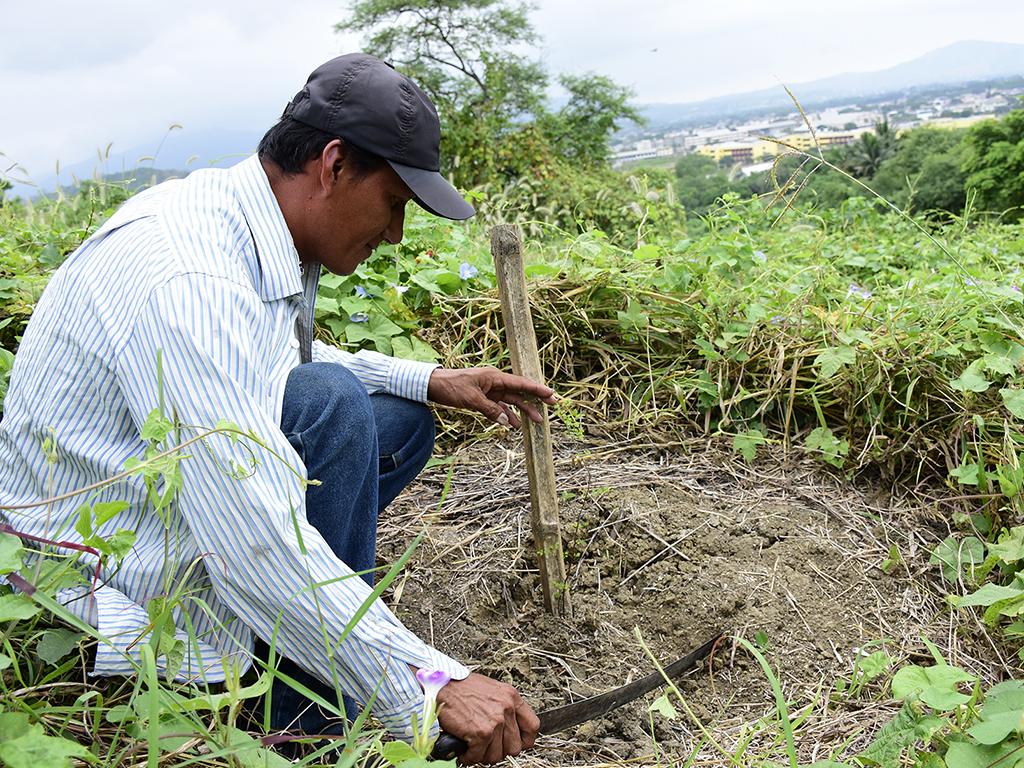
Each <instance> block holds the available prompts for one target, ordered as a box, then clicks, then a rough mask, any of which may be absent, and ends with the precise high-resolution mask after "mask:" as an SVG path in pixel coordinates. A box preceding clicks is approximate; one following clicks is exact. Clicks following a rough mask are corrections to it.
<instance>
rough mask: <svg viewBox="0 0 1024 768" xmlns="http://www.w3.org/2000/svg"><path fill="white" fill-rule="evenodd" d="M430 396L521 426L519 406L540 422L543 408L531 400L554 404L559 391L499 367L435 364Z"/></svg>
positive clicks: (494, 419)
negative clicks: (516, 411)
mask: <svg viewBox="0 0 1024 768" xmlns="http://www.w3.org/2000/svg"><path fill="white" fill-rule="evenodd" d="M427 398H428V399H430V400H431V401H433V402H435V403H437V404H439V405H447V406H451V407H452V408H468V409H469V410H472V411H479V412H480V413H482V414H483V415H484V416H486V417H487V418H489V419H490V420H491V421H494V422H497V423H498V424H511V425H512V426H513V427H518V426H520V421H519V416H518V415H517V414H516V413H515V411H513V410H512V409H511V408H510V407H509V404H511V405H515V406H517V407H518V408H519V409H520V410H521V411H522V412H523V413H525V414H526V415H527V416H529V417H530V418H531V419H532V420H533V421H535V422H537V423H538V424H539V423H540V422H541V421H543V417H542V416H541V414H540V410H539V409H538V408H537V406H536V405H534V404H533V403H531V402H530V400H541V401H543V402H545V403H547V404H548V405H554V403H555V392H554V390H552V389H551V388H549V387H545V386H544V385H543V384H538V383H537V382H536V381H531V380H530V379H524V378H523V377H522V376H513V375H512V374H510V373H502V372H501V371H499V370H498V369H497V368H464V369H453V368H435V369H434V371H433V373H431V374H430V383H429V384H428V385H427Z"/></svg>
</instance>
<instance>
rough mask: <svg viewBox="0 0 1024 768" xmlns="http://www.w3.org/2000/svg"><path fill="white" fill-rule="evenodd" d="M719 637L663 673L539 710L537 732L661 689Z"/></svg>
mask: <svg viewBox="0 0 1024 768" xmlns="http://www.w3.org/2000/svg"><path fill="white" fill-rule="evenodd" d="M721 638H722V633H721V632H719V633H717V634H715V636H714V637H712V638H711V639H710V640H708V641H707V642H706V643H704V645H702V646H701V647H700V648H697V649H696V650H694V651H691V652H690V653H688V654H686V655H685V656H683V657H682V658H681V659H679V660H678V661H674V662H672V663H671V664H669V665H668V666H666V667H664V670H665V674H664V675H662V673H661V672H657V671H655V672H652V673H651V674H649V675H647V677H641V678H640V679H639V680H634V681H633V682H632V683H627V684H626V685H621V686H619V687H618V688H615V689H613V690H611V691H606V692H605V693H600V694H598V695H597V696H591V697H590V698H589V699H582V700H581V701H574V702H573V703H572V704H565V705H563V706H561V707H557V708H556V709H549V710H547V711H546V712H541V713H540V714H538V715H537V717H539V718H540V732H541V733H557V732H558V731H564V730H566V729H567V728H572V727H573V726H574V725H579V724H580V723H585V722H587V721H588V720H595V719H597V718H598V717H601V716H602V715H606V714H608V713H609V712H611V711H613V710H616V709H618V708H619V707H621V706H623V705H624V704H628V703H629V702H631V701H633V700H634V699H637V698H639V697H641V696H643V695H644V694H645V693H650V692H651V691H653V690H654V689H655V688H660V687H661V686H663V685H664V684H665V678H666V677H667V678H668V679H669V680H672V679H674V678H676V677H679V676H680V675H683V674H685V673H686V672H689V671H690V670H691V669H693V668H694V667H695V666H697V663H698V662H699V661H701V660H702V659H704V658H705V657H706V656H707V655H708V654H710V653H711V649H712V648H714V647H715V643H717V642H718V641H719V640H720V639H721Z"/></svg>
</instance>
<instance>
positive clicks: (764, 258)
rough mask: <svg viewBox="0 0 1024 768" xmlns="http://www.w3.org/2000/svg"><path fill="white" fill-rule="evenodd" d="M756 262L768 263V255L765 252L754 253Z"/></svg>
mask: <svg viewBox="0 0 1024 768" xmlns="http://www.w3.org/2000/svg"><path fill="white" fill-rule="evenodd" d="M754 261H758V262H760V263H762V264H764V263H765V262H766V261H768V254H767V253H765V252H764V251H754Z"/></svg>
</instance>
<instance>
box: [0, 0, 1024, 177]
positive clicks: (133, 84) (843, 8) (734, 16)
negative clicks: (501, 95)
mask: <svg viewBox="0 0 1024 768" xmlns="http://www.w3.org/2000/svg"><path fill="white" fill-rule="evenodd" d="M0 3H2V4H3V18H4V42H3V45H2V46H0V99H2V103H3V104H4V105H5V115H4V122H3V125H2V127H0V152H2V153H5V154H6V155H7V156H8V157H9V158H12V159H13V160H15V161H17V162H20V163H21V164H22V165H24V166H25V167H26V168H27V169H28V171H29V172H30V173H31V175H32V176H34V177H41V176H44V175H46V174H48V173H49V172H50V171H51V170H52V169H53V167H54V163H55V161H56V160H58V159H60V160H62V161H64V162H65V163H70V162H75V161H78V160H81V159H83V158H88V157H90V156H92V155H93V153H94V152H95V150H96V149H97V148H103V147H105V146H106V145H107V144H108V143H109V142H113V144H114V149H115V150H118V149H121V150H124V149H129V148H132V147H136V146H139V145H148V144H149V143H153V144H155V143H156V142H158V141H159V139H160V137H161V136H163V135H164V133H165V132H166V130H167V128H168V126H169V125H171V124H172V123H180V124H182V125H184V127H185V131H184V132H183V134H184V135H188V133H189V132H191V131H196V132H198V131H202V130H210V129H213V128H221V129H235V130H242V129H249V130H252V129H254V128H257V129H261V128H263V127H266V126H269V125H270V124H271V123H272V122H273V120H275V119H276V118H277V116H278V115H279V114H280V111H281V109H282V107H283V106H284V104H285V103H286V102H287V101H288V99H289V98H290V97H291V96H292V95H293V94H294V93H295V92H296V91H297V90H298V89H299V88H300V87H301V85H302V83H303V82H304V80H305V78H306V76H307V75H308V74H309V72H310V71H311V70H312V69H314V68H315V67H316V66H318V65H319V64H321V63H322V62H323V61H325V60H327V59H328V58H330V57H332V56H335V55H337V54H339V53H342V52H346V51H352V50H357V48H358V40H357V39H355V38H352V37H348V38H346V37H342V36H340V35H337V34H336V33H335V32H334V31H333V25H334V24H335V23H336V22H338V21H339V20H341V19H342V18H343V17H344V16H345V14H346V0H290V1H289V2H287V3H283V2H280V0H217V2H214V3H211V2H209V0H176V2H175V3H173V4H167V3H146V2H136V1H132V0H90V2H87V3H83V2H81V1H80V0H46V1H45V2H40V1H39V0H36V1H35V2H16V1H15V0H0ZM533 20H534V24H535V27H536V29H537V31H538V32H539V33H540V36H541V37H542V38H543V40H544V43H543V48H542V50H541V51H540V56H541V57H542V58H543V60H544V62H545V64H546V65H547V66H548V68H549V69H550V71H551V73H552V74H553V75H556V74H558V73H560V72H569V73H573V74H579V73H582V72H588V71H596V72H599V73H601V74H606V75H609V76H611V77H612V78H613V79H615V80H617V81H618V82H621V83H623V84H627V85H631V86H633V88H634V89H635V91H636V94H637V100H638V101H640V102H658V101H673V102H680V101H690V100H695V99H700V98H706V97H710V96H717V95H724V94H727V93H731V92H737V91H745V90H753V89H756V88H764V87H772V86H775V85H777V84H778V83H779V82H787V83H799V82H803V81H807V80H812V79H816V78H820V77H825V76H828V75H833V74H837V73H841V72H848V71H865V70H872V69H880V68H883V67H887V66H892V65H894V64H897V63H900V62H902V61H906V60H908V59H911V58H914V57H915V56H918V55H920V54H922V53H925V52H927V51H928V50H931V49H934V48H938V47H940V46H942V45H946V44H948V43H951V42H954V41H956V40H963V39H981V40H1003V41H1007V42H1024V3H1020V2H1019V0H990V2H986V3H983V4H974V5H973V6H972V5H970V4H964V3H962V1H961V0H861V1H860V2H858V3H857V4H856V5H850V4H837V3H828V2H821V0H773V2H771V3H764V2H763V1H762V0H719V2H716V3H696V2H681V1H680V0H644V2H636V0H541V2H540V7H539V8H538V10H537V11H536V12H535V13H534V15H533ZM3 168H4V163H3V162H2V159H0V171H2V170H3Z"/></svg>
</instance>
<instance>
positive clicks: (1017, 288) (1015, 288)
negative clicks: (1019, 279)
mask: <svg viewBox="0 0 1024 768" xmlns="http://www.w3.org/2000/svg"><path fill="white" fill-rule="evenodd" d="M1010 288H1012V289H1013V290H1015V291H1016V292H1017V293H1020V292H1021V290H1020V286H1019V285H1011V286H1010Z"/></svg>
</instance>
